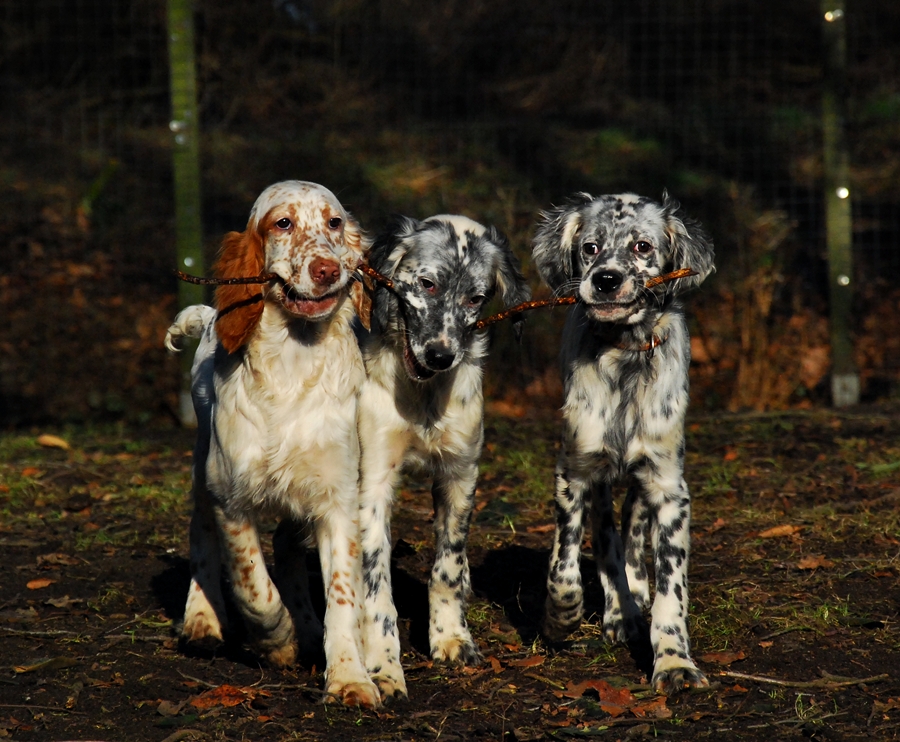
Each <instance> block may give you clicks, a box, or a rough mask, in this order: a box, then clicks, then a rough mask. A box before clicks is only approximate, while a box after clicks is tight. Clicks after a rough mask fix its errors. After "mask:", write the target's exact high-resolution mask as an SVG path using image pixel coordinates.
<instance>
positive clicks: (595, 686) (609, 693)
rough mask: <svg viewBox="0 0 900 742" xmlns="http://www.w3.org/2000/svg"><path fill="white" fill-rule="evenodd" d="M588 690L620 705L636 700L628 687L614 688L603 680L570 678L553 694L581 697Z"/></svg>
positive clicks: (565, 696) (604, 699) (564, 696)
mask: <svg viewBox="0 0 900 742" xmlns="http://www.w3.org/2000/svg"><path fill="white" fill-rule="evenodd" d="M589 690H593V691H596V692H597V695H598V696H600V700H601V701H609V702H611V703H615V704H619V705H622V706H631V705H633V704H634V703H635V701H636V700H637V699H635V697H634V694H632V692H631V691H630V690H628V688H614V687H613V686H612V685H610V684H609V683H608V682H606V681H605V680H582V681H581V682H580V683H576V682H573V681H571V680H570V681H569V684H568V686H567V687H566V689H565V690H563V691H556V692H555V693H554V695H556V696H557V697H558V698H581V697H582V696H583V695H584V694H585V692H587V691H589Z"/></svg>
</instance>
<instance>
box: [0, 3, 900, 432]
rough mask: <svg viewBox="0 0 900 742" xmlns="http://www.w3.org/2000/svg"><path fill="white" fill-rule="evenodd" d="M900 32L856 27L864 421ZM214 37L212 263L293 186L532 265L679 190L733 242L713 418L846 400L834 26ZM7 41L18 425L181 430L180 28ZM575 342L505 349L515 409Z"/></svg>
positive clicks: (885, 292) (405, 15)
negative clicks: (280, 187) (499, 248)
mask: <svg viewBox="0 0 900 742" xmlns="http://www.w3.org/2000/svg"><path fill="white" fill-rule="evenodd" d="M898 16H900V6H898V5H897V4H896V3H895V2H893V0H861V1H860V2H853V3H850V4H849V5H848V7H847V10H846V24H847V39H848V60H849V63H848V68H847V76H848V95H847V100H846V102H845V103H846V109H847V113H848V116H847V121H846V129H847V135H848V141H849V144H850V159H851V189H850V190H851V198H852V206H853V249H854V254H853V256H854V270H855V273H856V275H855V279H856V280H855V286H856V287H857V290H856V292H855V294H854V302H855V303H854V327H853V332H854V337H853V340H854V349H855V350H854V353H855V356H856V358H855V360H856V363H857V365H858V367H859V369H860V373H861V376H862V381H863V395H864V398H866V399H874V398H879V397H884V396H886V395H890V394H894V393H896V389H897V381H898V377H900V339H895V338H894V337H891V336H890V334H889V333H888V334H887V335H886V333H885V332H884V327H885V325H886V324H887V325H888V326H890V324H891V323H892V318H893V316H894V315H895V314H896V313H897V312H898V311H900V292H898V289H897V288H896V287H895V285H894V283H893V281H892V280H891V276H892V275H893V272H895V271H897V270H898V268H900V265H898V264H900V253H898V251H897V248H896V244H897V238H898V234H900V217H898V215H897V214H898V210H897V208H896V202H897V196H896V189H895V187H894V184H895V183H896V182H897V170H898V168H900V152H898V150H900V128H898V124H897V121H898V120H900V116H898V114H900V69H898V66H900V61H898V59H897V57H896V55H895V54H894V53H893V46H894V41H893V39H892V38H891V32H890V29H892V28H895V27H896V26H897V21H898V20H900V19H898ZM195 19H196V31H197V59H198V79H199V85H200V87H199V103H200V111H201V125H202V140H201V149H202V152H201V162H202V180H203V184H202V186H203V221H204V234H205V247H206V250H207V252H208V253H209V255H210V256H211V255H212V254H213V252H214V250H215V247H216V242H217V239H218V237H219V235H221V234H222V233H223V232H224V231H227V230H230V229H242V228H243V224H244V222H245V220H246V215H247V212H248V210H249V206H250V204H251V203H252V201H253V199H254V198H255V196H256V195H257V193H258V192H259V191H260V190H261V189H262V188H263V187H265V186H266V185H268V184H269V183H271V182H274V181H276V180H279V179H282V178H302V179H308V180H316V181H320V182H322V183H324V184H325V185H327V186H329V187H330V188H331V189H332V190H334V191H335V192H336V193H337V194H338V195H339V196H340V198H341V199H342V201H344V203H345V204H347V205H348V206H349V208H350V209H351V210H352V211H353V212H354V213H355V214H356V215H357V216H358V217H359V218H360V219H361V221H362V223H363V224H364V226H366V227H367V229H369V231H371V232H374V231H377V229H378V228H379V227H380V226H381V225H382V224H383V223H384V222H385V220H386V219H387V217H388V216H389V215H390V214H391V213H394V212H402V213H407V214H410V215H413V216H419V217H424V216H427V215H428V214H431V213H437V212H448V211H457V212H463V213H466V214H468V215H470V216H472V217H473V218H476V219H479V220H482V221H486V222H492V223H494V224H496V225H497V226H498V227H500V228H501V229H502V230H504V231H505V232H507V233H508V234H509V236H510V238H511V241H512V243H513V244H514V245H515V247H516V249H517V251H518V252H519V254H520V256H521V257H522V259H523V262H525V263H526V268H527V267H528V266H527V264H528V253H529V247H528V242H529V239H530V235H531V230H532V225H533V224H534V220H535V218H536V216H537V213H538V211H539V210H540V209H541V208H544V207H546V206H548V205H550V204H551V203H559V202H560V201H561V200H562V199H564V198H565V197H566V196H567V195H568V194H569V193H571V192H574V191H582V190H584V191H589V192H592V193H600V192H612V191H619V190H632V191H637V192H640V193H644V194H646V195H650V196H658V195H660V194H661V193H662V191H663V189H668V191H669V192H670V193H671V194H672V195H673V196H675V197H676V198H678V199H679V200H680V201H682V203H683V204H684V205H685V208H686V209H687V210H688V212H689V213H690V214H691V215H692V216H694V217H696V218H698V219H700V220H701V221H703V222H704V223H705V224H706V226H707V227H708V229H709V231H710V232H711V233H712V234H713V235H714V237H715V240H716V244H717V255H718V268H719V270H718V274H717V276H716V278H715V279H714V281H713V282H712V283H711V284H709V285H708V286H707V287H706V288H704V290H703V291H701V292H700V293H699V294H698V295H697V296H696V297H695V298H693V299H692V302H691V303H692V312H693V326H694V329H693V332H694V338H695V340H694V354H695V365H694V379H693V383H694V388H695V400H696V403H697V404H699V405H702V406H705V407H709V408H722V407H725V408H729V409H744V408H756V409H763V408H773V407H784V406H788V405H804V404H822V403H827V402H828V386H827V374H828V368H829V340H828V330H827V314H828V309H827V298H828V297H827V292H828V287H827V270H826V262H825V247H824V245H825V241H824V232H823V230H824V222H823V199H822V182H823V180H822V179H823V171H822V168H823V163H822V128H821V127H822V125H821V97H822V88H823V74H824V72H823V70H824V66H823V44H822V32H821V25H822V14H821V8H820V4H819V2H818V0H816V1H815V2H813V1H804V2H798V3H784V2H776V1H775V0H759V1H755V2H750V1H749V0H744V1H740V0H671V1H670V2H666V3H658V2H652V0H637V1H635V0H631V1H629V2H624V1H622V2H619V1H618V0H615V1H612V2H606V3H596V2H587V1H584V2H581V1H577V0H569V1H566V2H559V3H553V4H550V5H548V4H547V3H545V2H538V0H495V1H494V2H491V3H466V2H456V1H454V0H442V1H441V2H436V3H419V4H413V3H407V2H405V1H404V0H381V1H380V2H375V1H374V0H352V1H351V2H342V3H326V2H324V0H273V1H272V2H254V3H237V2H217V3H214V2H209V1H208V0H201V1H200V2H197V4H196V13H195ZM0 24H2V39H3V42H2V50H0V54H2V57H0V59H2V64H0V98H2V103H0V105H2V106H3V117H2V122H0V153H2V159H0V193H2V198H3V203H4V209H3V211H2V215H0V237H2V239H3V243H4V249H3V251H2V255H0V270H2V274H3V275H2V279H0V312H2V313H3V316H4V317H5V318H6V319H5V320H4V321H3V322H2V324H0V343H2V348H3V353H2V359H0V399H2V401H3V405H4V408H5V412H4V417H5V420H6V421H7V422H8V423H10V424H15V423H22V422H32V421H35V420H40V419H43V418H47V417H51V416H58V415H60V414H62V415H63V416H64V417H71V418H73V419H83V418H85V417H96V416H99V417H117V418H121V417H123V416H124V417H126V418H129V419H131V418H137V419H149V418H151V417H155V416H159V415H167V414H171V411H172V410H173V409H174V407H175V406H176V403H175V402H174V397H175V395H176V388H177V382H178V375H177V371H176V370H175V366H174V365H172V362H171V361H169V360H167V359H166V357H165V355H164V352H163V350H162V346H161V338H160V336H161V334H162V333H163V332H164V330H165V327H166V325H167V323H168V321H169V320H170V318H171V316H172V315H173V313H174V311H175V308H176V307H175V303H174V302H175V300H174V295H175V285H174V279H173V278H172V277H171V273H170V270H171V268H172V267H174V249H175V248H174V245H175V236H174V232H173V229H174V227H173V225H174V216H173V214H174V205H173V189H172V170H171V155H172V139H171V137H172V134H171V132H170V130H169V121H170V110H169V106H170V104H169V92H168V91H169V87H168V86H169V79H168V63H167V54H166V48H167V43H166V41H167V39H166V4H165V2H164V0H118V1H113V0H107V1H106V2H102V1H100V0H7V2H5V3H4V4H3V5H2V7H0ZM529 276H530V277H531V278H532V279H533V283H534V285H535V287H537V286H538V282H537V277H536V275H535V274H534V273H533V271H531V272H530V273H529ZM558 324H559V318H558V317H557V316H546V317H543V316H542V317H540V318H534V319H532V318H529V325H530V330H529V333H528V334H527V335H526V344H525V346H523V348H513V347H512V346H510V347H509V348H507V347H506V346H505V345H504V343H506V342H508V341H507V340H506V339H505V336H504V335H503V334H502V333H498V337H497V339H496V341H495V342H496V343H497V344H499V347H500V350H501V351H502V355H503V357H504V359H507V360H508V359H509V358H514V359H515V362H516V366H517V368H516V371H515V373H514V374H513V375H512V376H509V375H506V376H504V378H505V379H506V380H507V381H509V380H510V379H512V381H513V382H514V383H512V384H510V385H509V386H508V387H501V385H500V384H499V382H497V381H496V380H495V381H494V382H493V384H494V388H493V391H494V396H495V397H496V398H498V399H500V398H504V397H508V398H510V400H511V402H510V404H518V402H517V397H516V394H518V393H520V392H521V393H524V395H525V397H527V398H530V399H540V398H543V399H546V400H553V399H554V395H556V394H558V386H555V385H554V384H555V382H553V381H552V378H553V376H554V375H555V373H556V372H555V364H554V358H553V355H554V354H555V342H554V341H553V339H552V337H551V335H552V333H553V332H555V331H556V329H557V328H558ZM97 334H102V335H103V336H104V337H106V338H108V341H106V342H103V343H98V342H97V341H96V339H95V337H96V335H97ZM529 336H530V337H531V340H530V341H529V340H528V339H527V338H528V337H529ZM48 346H50V347H51V349H50V350H49V351H48ZM48 352H49V353H50V358H48V356H47V354H48ZM495 355H496V354H495ZM98 369H100V370H101V371H100V372H98ZM491 383H492V382H491V381H490V379H489V387H490V386H491ZM512 387H515V389H513V388H512ZM523 390H524V392H523Z"/></svg>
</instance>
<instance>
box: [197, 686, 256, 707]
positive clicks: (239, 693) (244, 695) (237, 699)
mask: <svg viewBox="0 0 900 742" xmlns="http://www.w3.org/2000/svg"><path fill="white" fill-rule="evenodd" d="M268 695H269V694H268V693H266V691H264V690H259V689H258V688H238V687H237V686H236V685H220V686H219V687H218V688H213V689H212V690H208V691H206V692H205V693H201V694H200V695H199V696H196V697H195V698H192V699H191V706H193V707H194V708H197V709H200V710H204V709H210V708H213V707H214V706H224V707H225V708H231V707H232V706H240V705H241V704H242V703H244V702H245V701H252V700H253V699H254V698H256V697H257V696H268Z"/></svg>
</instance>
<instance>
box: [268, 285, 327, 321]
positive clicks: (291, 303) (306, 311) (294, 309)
mask: <svg viewBox="0 0 900 742" xmlns="http://www.w3.org/2000/svg"><path fill="white" fill-rule="evenodd" d="M279 298H280V299H281V306H283V307H284V308H285V310H286V311H288V312H290V313H291V314H294V315H296V316H298V317H303V318H305V319H317V318H319V317H324V316H325V315H327V314H330V313H331V311H332V310H333V309H334V308H335V307H336V306H337V303H338V299H339V298H340V292H337V293H331V294H327V295H326V296H319V297H310V296H303V295H302V294H301V293H300V292H299V291H297V290H296V289H295V288H294V287H293V286H292V285H291V284H289V283H288V284H285V285H284V286H282V287H281V292H280V294H279Z"/></svg>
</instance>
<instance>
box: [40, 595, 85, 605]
mask: <svg viewBox="0 0 900 742" xmlns="http://www.w3.org/2000/svg"><path fill="white" fill-rule="evenodd" d="M83 602H84V600H83V599H82V598H70V597H69V596H68V595H63V597H61V598H50V599H49V600H45V601H44V605H49V606H52V607H53V608H71V607H72V606H74V605H78V604H79V603H83Z"/></svg>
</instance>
